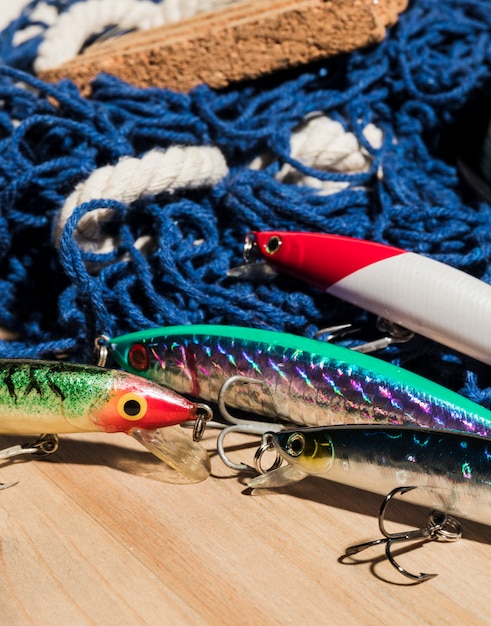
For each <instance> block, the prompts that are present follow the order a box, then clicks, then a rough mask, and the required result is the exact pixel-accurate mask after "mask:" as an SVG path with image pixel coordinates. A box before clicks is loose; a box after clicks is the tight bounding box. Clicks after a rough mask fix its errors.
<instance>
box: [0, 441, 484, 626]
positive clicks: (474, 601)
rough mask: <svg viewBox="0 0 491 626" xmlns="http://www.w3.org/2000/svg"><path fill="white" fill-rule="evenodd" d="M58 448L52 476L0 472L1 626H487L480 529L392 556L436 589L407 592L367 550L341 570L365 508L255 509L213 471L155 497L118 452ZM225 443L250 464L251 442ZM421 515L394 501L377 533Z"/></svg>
mask: <svg viewBox="0 0 491 626" xmlns="http://www.w3.org/2000/svg"><path fill="white" fill-rule="evenodd" d="M216 435H217V431H212V430H209V431H208V432H207V434H206V436H205V441H204V445H205V446H206V447H207V448H208V449H209V450H210V451H211V452H213V450H214V447H215V440H216V439H215V438H216ZM60 439H61V442H60V444H61V445H60V449H59V451H58V452H57V454H56V455H55V456H54V457H53V458H52V460H46V461H35V460H33V459H32V458H30V459H28V460H26V461H25V462H22V461H21V462H19V461H17V462H14V463H11V464H4V465H3V467H2V468H1V471H0V480H2V481H5V482H6V481H11V480H19V484H18V485H16V486H15V487H12V488H10V489H7V490H5V491H1V492H0V546H1V566H0V568H1V571H0V615H1V616H2V617H1V623H2V624H6V625H7V624H8V625H9V626H11V625H17V624H54V625H58V624H60V625H61V624H63V625H65V624H70V625H71V626H72V625H85V624H98V625H99V624H100V625H104V626H106V625H112V624H114V625H116V624H117V625H118V626H124V625H126V624H127V625H131V626H134V625H135V624H151V625H154V624H155V625H160V624H165V625H172V626H174V625H181V624H182V625H186V626H187V625H205V624H206V625H208V624H210V625H214V626H218V625H221V624H224V625H225V624H226V625H230V624H233V625H234V626H238V625H242V624H243V625H246V624H247V625H251V624H253V625H256V624H257V625H261V626H262V625H269V624H271V625H273V624H274V625H276V624H282V625H285V624H292V625H293V624H295V625H296V624H302V625H310V624H312V625H313V624H316V625H317V624H319V625H320V624H329V625H330V626H331V625H332V626H337V625H341V624H378V625H380V624H390V625H391V626H397V625H398V624H401V625H402V624H404V625H406V624H418V625H420V624H435V625H439V626H440V625H441V624H446V625H447V624H465V625H466V626H471V625H474V624H475V625H479V626H482V625H483V624H491V607H490V601H489V590H490V587H491V585H490V583H491V574H490V571H491V529H490V528H489V527H486V526H481V525H479V524H475V523H471V522H464V533H465V538H464V539H462V540H460V541H458V542H456V543H451V544H449V543H440V542H438V543H437V542H432V543H428V544H426V545H424V547H421V548H418V549H413V550H411V551H405V552H404V553H401V554H400V556H399V560H400V562H401V563H402V564H403V565H404V566H405V567H407V568H408V569H410V570H411V571H416V572H419V571H425V572H438V574H439V576H438V577H437V578H435V579H433V580H431V581H428V582H426V583H423V584H419V585H414V584H412V583H411V581H409V580H408V579H406V578H404V577H402V576H401V575H399V574H398V573H397V572H396V571H395V570H394V569H393V568H392V567H391V566H390V565H389V564H388V562H387V561H386V560H385V558H384V555H383V549H382V548H380V547H379V548H371V549H370V550H369V551H367V552H366V553H360V554H359V555H358V556H357V557H356V559H357V561H356V562H354V561H353V560H352V559H348V560H347V561H346V562H344V563H341V562H339V561H338V559H339V557H340V556H341V555H342V554H343V552H344V548H345V547H347V546H349V545H351V544H354V543H358V542H361V541H363V540H366V539H372V538H376V537H377V536H378V526H377V517H376V516H377V512H378V508H379V505H380V501H381V499H380V498H379V497H378V496H372V495H370V494H367V493H364V492H360V491H358V490H355V489H347V488H344V487H340V486H336V485H334V484H331V483H328V481H325V480H323V479H309V480H307V481H304V482H302V483H299V484H297V485H295V486H292V487H291V488H289V489H288V490H286V489H285V490H283V491H282V492H278V493H272V492H268V493H267V494H261V495H257V496H253V495H250V494H249V493H248V490H247V489H246V488H245V486H244V484H243V482H242V481H241V478H240V477H238V476H237V475H236V474H235V473H234V472H233V471H232V470H229V469H228V468H227V467H225V466H224V465H223V463H222V462H221V461H220V460H219V459H218V458H216V457H215V456H214V457H213V458H212V470H213V475H212V476H211V477H210V478H209V479H208V480H206V481H205V482H202V483H200V484H194V485H179V484H168V483H164V482H160V481H159V480H156V478H157V477H158V475H160V474H161V471H162V470H161V467H160V464H159V463H158V462H154V461H153V458H152V457H151V455H149V453H147V452H146V451H145V450H143V448H140V446H139V445H138V443H137V442H135V441H134V440H133V439H131V438H130V437H127V436H125V435H95V434H94V435H81V436H80V435H79V436H63V437H61V438H60ZM229 441H232V443H233V444H234V448H235V445H237V449H234V451H233V453H232V455H233V458H234V460H235V459H237V460H245V461H248V462H251V461H252V455H253V451H254V449H255V448H254V447H253V446H249V445H244V444H249V443H250V442H254V440H252V439H251V438H245V437H244V436H241V435H237V436H236V438H235V440H233V439H232V435H231V436H230V439H229ZM14 443H19V441H18V440H17V439H15V440H14V439H12V438H7V437H2V438H0V446H1V447H6V446H9V445H13V444H14ZM256 445H257V443H256ZM164 473H165V472H164ZM426 513H427V512H426V511H420V510H415V509H414V507H410V506H408V505H407V504H404V503H403V502H402V501H400V502H396V503H394V504H393V505H392V504H391V508H390V512H389V520H390V523H391V526H393V528H394V530H402V529H407V528H408V527H409V526H412V525H413V524H414V525H416V524H418V523H423V522H424V521H426ZM368 559H374V560H370V561H369V560H368Z"/></svg>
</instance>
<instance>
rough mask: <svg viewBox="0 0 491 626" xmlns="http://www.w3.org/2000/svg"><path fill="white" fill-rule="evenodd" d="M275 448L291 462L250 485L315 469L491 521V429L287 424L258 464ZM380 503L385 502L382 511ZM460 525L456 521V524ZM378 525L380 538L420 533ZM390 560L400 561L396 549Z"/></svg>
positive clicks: (275, 482)
mask: <svg viewBox="0 0 491 626" xmlns="http://www.w3.org/2000/svg"><path fill="white" fill-rule="evenodd" d="M271 449H273V450H275V451H276V453H277V455H278V457H279V459H280V460H282V461H286V465H282V466H281V467H279V468H278V469H274V470H272V471H268V472H266V473H264V474H261V475H260V476H258V477H256V478H253V479H252V480H250V481H248V485H249V486H250V487H251V488H254V489H258V488H272V487H280V486H284V485H287V484H290V483H292V482H297V481H299V480H302V479H304V478H305V477H307V476H309V475H315V476H319V477H323V478H327V479H328V480H332V481H334V482H337V483H341V484H343V485H349V486H352V487H356V488H358V489H363V490H365V491H370V492H373V493H377V494H381V495H386V494H388V493H389V496H388V499H390V497H392V495H393V494H394V493H396V492H401V493H407V496H405V499H407V500H408V501H409V502H411V503H413V504H419V505H424V506H428V507H429V508H431V509H436V510H437V511H441V512H443V513H444V514H445V515H447V514H451V515H457V516H460V517H464V518H467V519H471V520H474V521H477V522H480V523H483V524H488V525H491V439H490V438H488V437H476V436H474V435H468V434H464V433H456V432H449V431H441V430H434V429H427V428H426V429H421V428H401V427H397V426H396V427H394V426H386V427H382V426H371V427H370V426H360V425H354V426H332V427H324V428H304V429H298V430H288V431H283V432H279V433H268V434H266V435H264V437H263V444H262V446H261V447H260V448H259V449H258V452H257V453H256V465H257V466H258V469H260V463H261V460H260V459H261V456H262V454H263V453H264V452H265V451H266V450H271ZM386 500H387V499H386ZM387 501H388V500H387ZM384 505H386V503H384ZM383 510H385V509H384V507H383V509H382V513H383ZM457 525H458V522H456V521H455V523H454V527H457ZM380 527H381V530H382V532H383V533H384V534H385V536H386V539H385V540H382V541H387V539H388V541H389V542H390V541H394V540H397V539H402V538H406V539H407V538H409V539H412V538H414V537H415V536H421V534H420V535H417V534H414V533H413V534H412V535H411V533H409V535H410V536H409V537H407V535H408V533H401V534H397V535H395V536H394V535H389V534H387V533H385V531H384V530H383V525H382V524H380ZM425 530H427V529H425ZM459 536H460V535H459ZM455 538H457V537H455ZM378 543H381V540H376V541H375V542H368V543H366V544H360V545H358V546H353V547H351V548H348V550H347V552H346V554H348V555H351V554H355V553H357V552H359V551H360V550H362V549H364V548H366V547H368V546H370V545H376V544H378ZM388 551H389V552H390V543H388ZM388 556H390V554H388ZM391 561H393V564H395V561H394V560H393V557H391ZM396 567H397V568H398V569H399V570H400V571H402V573H405V574H406V575H409V576H410V577H412V578H416V579H418V580H426V579H427V578H428V577H431V576H432V575H429V574H421V575H420V576H415V575H413V574H410V573H408V572H406V571H405V570H402V568H400V567H399V566H398V565H397V564H396ZM421 577H423V578H421Z"/></svg>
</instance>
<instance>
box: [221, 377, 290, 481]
mask: <svg viewBox="0 0 491 626" xmlns="http://www.w3.org/2000/svg"><path fill="white" fill-rule="evenodd" d="M233 385H260V386H261V387H263V388H266V389H268V384H267V383H266V382H264V381H262V380H257V379H256V378H250V377H248V376H241V375H239V374H237V375H236V376H231V377H230V378H228V379H227V380H226V381H225V382H224V383H223V385H222V386H221V388H220V391H219V393H218V399H217V403H218V409H219V411H220V414H221V415H222V417H223V418H224V419H225V420H227V422H230V423H231V424H232V425H231V426H226V427H225V428H224V430H222V432H221V433H220V434H219V436H218V439H217V452H218V455H219V457H220V458H221V459H222V461H223V462H224V463H225V465H227V466H228V467H230V468H232V469H234V470H237V471H239V472H243V471H246V472H250V471H252V472H254V471H256V470H255V468H254V467H251V466H250V465H247V464H246V463H234V461H231V460H230V459H229V458H228V456H227V453H226V452H225V446H224V441H225V437H226V436H227V435H228V434H229V433H231V432H241V433H246V434H250V435H264V433H266V432H279V431H280V430H283V429H284V426H283V425H281V424H274V423H271V422H263V421H251V420H246V419H241V418H239V417H235V416H234V415H232V414H231V413H230V411H229V410H228V409H227V405H226V402H225V396H226V394H227V392H228V391H229V390H230V388H231V387H232V386H233ZM276 467H278V465H277V462H276V461H275V463H273V465H272V466H271V468H270V471H271V470H273V469H276Z"/></svg>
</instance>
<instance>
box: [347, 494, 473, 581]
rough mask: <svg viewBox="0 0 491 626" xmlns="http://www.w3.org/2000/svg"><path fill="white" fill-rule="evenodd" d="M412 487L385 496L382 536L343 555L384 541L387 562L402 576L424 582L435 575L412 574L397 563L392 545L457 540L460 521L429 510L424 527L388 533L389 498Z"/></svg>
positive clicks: (358, 545)
mask: <svg viewBox="0 0 491 626" xmlns="http://www.w3.org/2000/svg"><path fill="white" fill-rule="evenodd" d="M412 489H417V487H396V488H395V489H393V490H392V491H391V492H390V493H389V494H388V495H387V496H386V497H385V499H384V501H383V503H382V506H381V507H380V512H379V516H378V525H379V528H380V532H381V533H382V535H383V537H381V538H380V539H375V540H374V541H367V542H365V543H359V544H357V545H355V546H350V547H349V548H346V550H345V553H344V556H352V555H353V554H358V552H361V551H362V550H365V549H366V548H370V547H371V546H378V545H380V544H382V543H385V554H386V556H387V558H388V560H389V562H390V563H391V565H392V566H393V567H395V568H396V569H397V570H398V571H399V572H400V573H401V574H403V575H404V576H407V577H408V578H411V580H415V581H417V582H424V581H425V580H429V579H430V578H434V577H435V576H437V574H425V573H422V572H421V573H420V574H412V573H411V572H409V571H408V570H406V569H404V568H403V567H402V566H401V565H399V563H398V562H397V561H396V560H395V558H394V556H393V554H392V552H391V548H392V545H393V544H394V543H400V542H402V541H412V540H413V539H419V538H424V539H426V540H427V541H435V540H437V539H443V540H445V541H457V540H458V539H460V538H461V537H462V527H461V524H460V522H458V521H457V520H456V519H455V518H454V517H452V516H450V515H447V514H446V513H442V512H440V511H431V512H430V514H429V516H428V525H427V526H426V527H424V528H419V529H418V530H411V531H407V532H400V533H389V532H388V531H387V530H386V528H385V523H384V522H385V511H386V509H387V506H388V504H389V502H390V500H391V499H392V498H393V497H394V496H395V495H396V494H398V493H400V494H401V495H402V494H404V493H406V492H408V491H411V490H412Z"/></svg>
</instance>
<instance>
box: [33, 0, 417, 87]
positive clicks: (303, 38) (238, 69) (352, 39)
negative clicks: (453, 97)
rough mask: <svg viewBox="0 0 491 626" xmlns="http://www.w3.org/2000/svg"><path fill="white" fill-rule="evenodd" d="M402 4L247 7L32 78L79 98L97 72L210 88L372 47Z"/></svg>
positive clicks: (288, 0)
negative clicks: (65, 83) (76, 90)
mask: <svg viewBox="0 0 491 626" xmlns="http://www.w3.org/2000/svg"><path fill="white" fill-rule="evenodd" d="M406 6H407V0H253V1H252V2H247V3H239V4H236V5H232V6H229V7H227V8H224V9H222V10H220V11H216V12H213V13H207V14H203V15H198V16H196V17H194V18H191V19H188V20H183V21H182V22H178V23H176V24H169V25H167V26H163V27H160V28H155V29H152V30H149V31H145V32H137V33H131V34H128V35H125V36H122V37H120V38H117V39H111V40H109V41H107V42H105V43H102V44H99V45H95V46H92V47H89V48H87V51H86V52H85V53H84V54H81V55H79V56H77V57H76V58H75V59H73V60H71V61H69V62H67V63H65V64H63V65H61V66H59V67H58V68H55V69H52V70H49V71H45V72H43V73H41V74H40V76H41V78H43V79H45V80H47V81H56V80H59V79H61V78H63V77H69V78H71V79H73V80H74V81H75V82H76V83H77V84H78V85H79V87H80V88H81V89H82V91H83V92H84V93H88V92H89V90H90V89H89V85H90V81H91V80H92V79H93V78H94V77H95V76H96V75H97V74H98V73H99V72H106V73H109V74H113V75H116V76H119V77H120V78H122V79H123V80H125V81H128V82H130V83H132V84H134V85H137V86H140V87H150V86H157V87H170V88H173V89H177V90H188V89H190V88H191V87H193V86H195V85H197V84H199V83H202V82H204V83H207V84H208V85H210V86H212V87H216V88H220V87H225V86H226V85H228V84H230V83H231V82H235V81H239V80H243V79H246V78H258V77H260V76H264V75H265V74H269V73H270V72H273V71H276V70H281V69H285V68H288V67H293V66H297V65H300V64H303V63H307V62H309V61H316V60H319V59H323V58H326V57H328V56H331V55H334V54H339V53H341V52H349V51H351V50H354V49H355V48H359V47H362V46H368V45H371V44H374V43H377V42H379V41H380V40H381V39H382V38H383V37H384V35H385V32H386V28H387V27H388V26H390V25H391V24H393V23H394V22H395V21H396V20H397V16H398V14H399V13H400V12H401V11H402V10H404V8H405V7H406Z"/></svg>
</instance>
